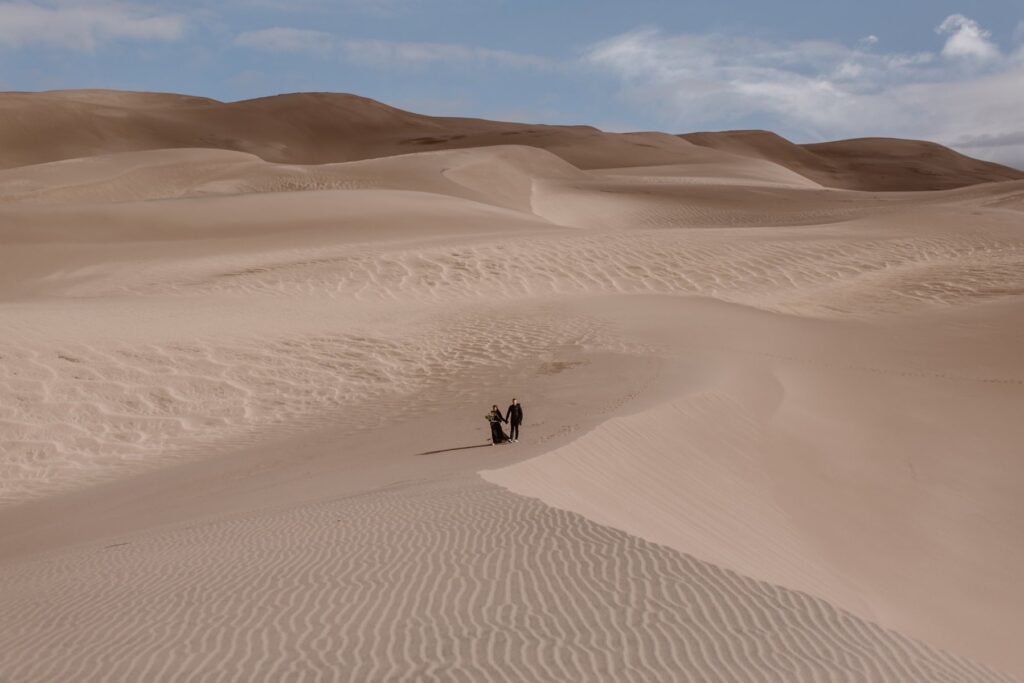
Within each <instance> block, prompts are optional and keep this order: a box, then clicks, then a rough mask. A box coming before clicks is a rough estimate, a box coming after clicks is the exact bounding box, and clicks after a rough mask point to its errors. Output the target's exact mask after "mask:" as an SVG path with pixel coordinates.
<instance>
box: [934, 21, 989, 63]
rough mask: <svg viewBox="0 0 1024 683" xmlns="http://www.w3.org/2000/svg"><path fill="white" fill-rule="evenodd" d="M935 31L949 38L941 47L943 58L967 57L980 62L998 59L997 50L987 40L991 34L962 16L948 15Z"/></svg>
mask: <svg viewBox="0 0 1024 683" xmlns="http://www.w3.org/2000/svg"><path fill="white" fill-rule="evenodd" d="M935 30H936V32H938V33H939V34H940V35H947V36H949V38H947V39H946V44H945V45H943V46H942V55H943V56H944V57H952V58H957V57H969V58H973V59H981V60H989V59H996V58H997V57H999V48H998V47H996V45H995V43H993V42H992V41H991V40H989V39H990V38H991V37H992V33H991V32H990V31H986V30H985V29H983V28H981V27H980V26H978V22H976V21H974V20H972V19H968V18H967V17H965V16H964V15H962V14H950V15H949V16H948V17H946V19H945V21H943V22H942V23H941V24H939V27H938V28H937V29H935Z"/></svg>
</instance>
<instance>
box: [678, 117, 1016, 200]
mask: <svg viewBox="0 0 1024 683" xmlns="http://www.w3.org/2000/svg"><path fill="white" fill-rule="evenodd" d="M680 137H681V138H683V139H684V140H687V141H688V142H692V143H694V144H697V145H703V146H705V147H709V148H711V149H717V150H722V151H726V152H731V153H733V154H739V155H742V156H749V157H752V158H755V159H763V160H765V161H770V162H773V163H776V164H779V165H780V166H783V167H785V168H788V169H791V170H793V171H794V172H796V173H799V174H800V175H802V176H805V177H807V178H810V179H811V180H814V181H816V182H818V183H821V184H822V185H824V186H826V187H836V188H842V189H846V190H863V191H868V192H893V191H914V190H945V189H950V188H954V187H962V186H964V185H975V184H979V183H990V182H1000V181H1005V180H1020V179H1021V178H1022V177H1024V171H1020V170H1018V169H1015V168H1009V167H1007V166H1002V165H1000V164H994V163H992V162H988V161H980V160H978V159H972V158H971V157H967V156H964V155H963V154H959V153H958V152H955V151H953V150H951V149H949V148H947V147H943V146H942V145H938V144H935V143H933V142H923V141H920V140H896V139H891V138H861V139H856V140H840V141H836V142H825V143H818V144H807V145H797V144H794V143H792V142H790V141H789V140H786V139H785V138H783V137H781V136H779V135H776V134H775V133H771V132H769V131H763V130H730V131H723V132H720V133H687V134H684V135H680Z"/></svg>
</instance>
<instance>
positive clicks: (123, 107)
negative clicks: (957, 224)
mask: <svg viewBox="0 0 1024 683" xmlns="http://www.w3.org/2000/svg"><path fill="white" fill-rule="evenodd" d="M509 144H514V145H526V146H531V147H540V148H541V149H546V150H548V151H550V152H553V153H554V154H556V155H558V156H560V157H562V158H563V159H564V160H566V161H568V162H569V163H571V164H573V165H575V166H577V167H579V168H583V169H595V168H610V167H630V166H654V165H665V164H680V163H690V162H693V161H695V160H697V161H705V160H708V159H711V158H713V157H714V156H715V155H713V154H711V153H709V151H708V150H717V151H718V152H726V153H729V154H738V155H741V156H747V157H755V158H758V159H763V160H766V161H769V162H772V163H775V164H779V165H781V166H783V167H785V168H788V169H790V170H792V171H795V172H797V173H799V174H801V175H803V176H805V177H807V178H810V179H811V180H814V181H815V182H818V183H820V184H822V185H824V186H826V187H836V188H843V189H852V190H870V191H890V190H941V189H949V188H954V187H962V186H965V185H973V184H977V183H983V182H991V181H999V180H1017V179H1021V178H1024V172H1021V171H1018V170H1016V169H1012V168H1008V167H1005V166H1000V165H998V164H993V163H989V162H984V161H979V160H976V159H971V158H970V157H966V156H963V155H961V154H958V153H957V152H954V151H952V150H950V149H948V148H945V147H942V146H941V145H937V144H935V143H928V142H920V141H913V140H896V139H884V138H877V139H876V138H871V139H863V140H845V141H841V142H832V143H822V144H816V145H796V144H793V143H791V142H789V141H788V140H785V139H784V138H782V137H779V136H778V135H775V134H774V133H769V132H765V131H726V132H722V133H690V134H684V135H679V136H673V135H667V134H664V133H652V132H646V133H606V132H603V131H600V130H598V129H596V128H592V127H590V126H553V125H535V124H524V123H509V122H500V121H487V120H483V119H469V118H454V117H435V116H424V115H421V114H414V113H412V112H408V111H403V110H401V109H396V108H394V107H390V106H388V105H385V104H382V103H380V102H376V101H374V100H371V99H367V98H365V97H359V96H356V95H348V94H336V93H296V94H289V95H277V96H274V97H264V98H259V99H254V100H245V101H241V102H231V103H224V102H218V101H216V100H212V99H207V98H199V97H188V96H184V95H171V94H159V93H132V92H117V91H105V90H70V91H53V92H44V93H2V94H0V168H10V167H14V166H22V165H25V164H36V163H41V162H47V161H57V160H60V159H68V158H76V157H85V156H93V155H97V154H110V153H112V152H129V151H143V150H153V149H166V148H182V147H186V148H195V147H203V148H213V149H223V150H233V151H238V152H248V153H250V154H255V155H256V156H258V157H260V158H262V159H264V160H266V161H273V162H280V163H299V164H323V163H331V162H342V161H354V160H359V159H368V158H374V157H381V156H392V155H397V154H408V153H411V152H419V151H424V150H432V149H462V148H469V147H483V146H490V145H509Z"/></svg>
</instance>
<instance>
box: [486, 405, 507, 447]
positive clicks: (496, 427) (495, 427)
mask: <svg viewBox="0 0 1024 683" xmlns="http://www.w3.org/2000/svg"><path fill="white" fill-rule="evenodd" d="M487 419H489V420H490V421H491V441H492V442H493V443H504V442H506V441H508V437H507V436H506V435H505V432H504V431H503V430H502V429H501V423H502V421H503V420H502V417H501V412H500V411H497V410H492V411H491V415H490V417H489V418H487Z"/></svg>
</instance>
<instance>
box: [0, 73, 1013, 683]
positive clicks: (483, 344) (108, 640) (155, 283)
mask: <svg viewBox="0 0 1024 683" xmlns="http://www.w3.org/2000/svg"><path fill="white" fill-rule="evenodd" d="M690 139H691V140H692V141H686V140H682V139H680V138H678V137H676V136H671V135H666V134H660V133H637V134H610V133H604V132H601V131H598V130H596V129H593V128H588V127H574V126H532V125H526V124H514V123H500V122H489V121H479V120H473V119H456V118H436V117H426V116H420V115H417V114H413V113H410V112H403V111H400V110H397V109H393V108H390V107H387V106H385V105H382V104H380V103H377V102H373V101H371V100H366V99H363V98H358V97H354V96H348V95H325V94H305V95H288V96H281V97H276V98H265V99H262V100H253V101H248V102H238V103H230V104H225V103H221V102H216V101H213V100H207V99H202V98H189V97H183V96H176V95H162V94H140V93H116V92H109V91H69V92H55V93H36V94H21V93H7V94H3V95H0V143H2V144H0V147H2V149H3V151H2V152H0V165H2V166H3V167H4V168H5V170H2V171H0V330H2V332H0V454H2V455H0V576H2V578H3V581H2V582H0V586H2V587H0V608H2V609H0V641H2V642H3V643H4V647H2V648H0V679H3V680H5V681H6V680H11V681H37V680H47V681H48V680H53V681H57V680H60V681H64V680H83V681H87V680H125V681H134V680H158V681H159V680H179V679H181V678H195V679H198V680H238V681H241V680H254V679H261V680H277V679H282V678H311V679H316V678H324V679H325V680H327V679H329V680H390V679H399V678H403V679H410V680H411V679H428V680H508V681H512V680H517V681H518V680H699V681H704V680H730V681H732V680H735V681H817V680H834V681H839V680H842V681H890V680H899V681H935V680H946V681H986V680H993V681H996V680H998V681H1009V680H1015V679H1014V678H1013V676H1017V677H1018V679H1019V677H1020V676H1022V675H1024V659H1022V655H1021V653H1020V652H1019V648H1018V647H1017V645H1016V641H1017V640H1018V637H1017V636H1018V632H1019V628H1018V624H1017V622H1018V621H1019V616H1018V615H1019V614H1020V613H1021V611H1022V610H1024V592H1022V590H1021V589H1020V587H1019V586H1018V583H1019V582H1018V580H1017V579H1018V576H1019V575H1020V573H1021V571H1024V555H1022V554H1021V550H1020V547H1019V543H1017V542H1016V539H1017V538H1018V537H1019V534H1020V528H1019V524H1020V523H1019V520H1020V519H1021V515H1022V514H1024V509H1022V508H1021V503H1020V496H1019V491H1020V489H1021V486H1024V468H1022V467H1021V466H1020V463H1019V458H1018V457H1017V452H1018V451H1019V446H1018V445H1019V444H1020V443H1021V441H1022V440H1024V433H1021V427H1020V425H1019V419H1018V418H1017V415H1016V413H1017V412H1019V410H1018V409H1017V406H1019V405H1020V404H1021V403H1022V401H1024V365H1022V364H1021V360H1020V353H1019V349H1020V348H1021V345H1022V344H1024V324H1022V322H1021V321H1022V320H1024V316H1022V312H1021V301H1022V299H1021V295H1022V294H1024V237H1022V235H1021V232H1020V225H1021V211H1022V210H1024V180H1021V179H1017V180H1014V178H1020V175H1019V174H1017V175H1014V172H1010V171H1009V170H1007V169H1001V168H997V167H994V166H992V165H986V164H984V163H982V162H976V161H974V160H968V159H966V158H960V157H957V156H954V155H953V153H952V152H949V150H944V149H943V148H936V147H934V146H931V145H929V144H928V143H917V142H914V141H887V140H861V141H847V142H843V143H833V144H827V145H824V146H818V145H808V146H797V145H792V144H790V143H788V142H787V141H785V140H782V139H781V138H777V137H771V136H769V135H768V134H762V133H757V132H755V133H746V132H740V133H725V134H699V135H696V136H691V137H690ZM694 142H696V143H698V144H694ZM990 180H993V181H996V180H997V181H999V182H986V181H990ZM928 188H931V189H932V191H921V190H925V189H928ZM935 188H942V189H935ZM897 189H898V190H914V191H881V190H897ZM513 395H516V396H519V397H520V398H521V399H522V400H523V401H524V403H525V404H526V406H527V408H526V411H527V423H526V425H525V428H524V437H523V439H522V441H521V442H520V443H518V444H516V445H514V446H507V447H499V448H492V447H482V446H483V445H484V444H485V443H486V439H487V434H488V430H487V427H486V424H485V422H484V421H483V419H482V415H483V412H484V411H485V410H486V409H487V407H488V406H490V405H491V404H492V403H493V402H494V401H500V402H502V404H504V402H505V401H507V400H508V399H509V398H510V397H511V396H513ZM502 407H504V405H503V406H502ZM481 472H482V476H483V478H484V479H483V480H482V479H481V478H480V476H478V475H479V473H481ZM485 480H486V481H485ZM499 485H500V486H499ZM998 671H1005V672H1008V673H1007V674H1001V673H997V672H998Z"/></svg>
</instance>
